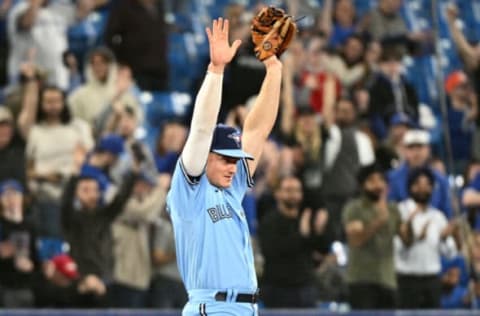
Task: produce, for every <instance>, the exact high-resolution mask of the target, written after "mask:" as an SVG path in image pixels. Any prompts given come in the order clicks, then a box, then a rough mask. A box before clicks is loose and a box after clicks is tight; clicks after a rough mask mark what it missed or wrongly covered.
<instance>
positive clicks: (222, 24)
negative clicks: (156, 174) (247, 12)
mask: <svg viewBox="0 0 480 316" xmlns="http://www.w3.org/2000/svg"><path fill="white" fill-rule="evenodd" d="M228 29H229V23H228V20H223V19H222V18H219V19H218V20H213V25H212V29H210V28H207V30H206V32H207V37H208V43H209V45H210V65H208V72H207V75H206V76H205V79H204V81H203V83H202V86H201V87H200V91H198V94H197V98H196V100H195V108H194V110H193V117H192V122H191V124H190V134H189V136H188V138H187V141H186V143H185V147H184V148H183V152H182V155H181V159H182V163H183V167H184V168H185V171H186V172H187V173H188V175H189V176H193V177H197V176H199V175H200V174H202V172H203V169H204V168H205V165H206V163H207V157H208V153H209V151H210V144H211V142H212V137H213V131H214V129H215V125H216V123H217V117H218V112H219V110H220V103H221V99H222V84H223V71H224V69H225V66H226V65H227V64H228V63H229V62H230V61H231V60H232V58H233V56H235V53H236V51H237V49H238V47H239V46H240V44H241V41H240V40H236V41H234V42H233V44H232V45H231V46H230V44H229V43H228Z"/></svg>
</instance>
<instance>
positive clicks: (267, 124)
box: [242, 56, 282, 175]
mask: <svg viewBox="0 0 480 316" xmlns="http://www.w3.org/2000/svg"><path fill="white" fill-rule="evenodd" d="M263 63H264V65H265V67H266V69H267V74H266V75H265V79H264V80H263V83H262V87H261V88H260V93H259V95H258V97H257V99H256V100H255V103H254V105H253V108H252V110H251V111H250V112H249V113H248V115H247V118H246V119H245V124H244V127H243V136H242V141H243V150H244V151H245V152H247V153H249V154H250V155H252V156H253V157H254V158H255V159H254V160H249V161H248V168H249V171H250V174H251V175H253V174H254V172H255V169H256V168H257V164H258V162H259V160H260V156H261V154H262V150H263V147H264V145H265V142H266V141H267V138H268V135H269V134H270V132H271V131H272V128H273V125H274V124H275V120H276V118H277V112H278V105H279V102H280V87H281V84H282V63H281V62H280V61H279V60H278V58H277V57H276V56H272V57H270V58H268V59H266V60H264V61H263Z"/></svg>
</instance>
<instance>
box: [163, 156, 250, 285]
mask: <svg viewBox="0 0 480 316" xmlns="http://www.w3.org/2000/svg"><path fill="white" fill-rule="evenodd" d="M252 185H253V181H252V179H251V177H250V174H249V171H248V166H247V163H246V161H245V160H244V159H241V160H239V161H238V162H237V173H236V174H235V176H234V177H233V180H232V185H231V186H230V187H229V188H227V189H220V188H218V187H216V186H214V185H212V184H211V183H210V182H209V181H208V178H207V176H206V174H205V173H203V174H202V175H201V176H200V177H198V178H192V177H190V176H188V175H187V174H186V172H185V170H184V168H183V165H182V162H181V159H179V162H177V165H176V167H175V171H174V173H173V177H172V184H171V188H170V191H169V193H168V195H167V212H168V213H169V214H170V217H171V220H172V223H173V227H174V234H175V245H176V252H177V264H178V268H179V271H180V275H181V276H182V279H183V282H184V284H185V287H186V289H187V290H188V291H190V290H196V289H225V290H226V289H238V290H243V291H249V292H255V291H256V289H257V279H256V274H255V268H254V261H253V251H252V245H251V241H250V234H249V230H248V224H247V220H246V216H245V212H244V210H243V208H242V199H243V196H244V195H245V192H246V190H247V188H248V187H250V186H252Z"/></svg>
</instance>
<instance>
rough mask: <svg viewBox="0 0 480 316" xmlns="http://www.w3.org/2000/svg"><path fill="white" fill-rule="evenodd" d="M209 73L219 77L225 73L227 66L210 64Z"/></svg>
mask: <svg viewBox="0 0 480 316" xmlns="http://www.w3.org/2000/svg"><path fill="white" fill-rule="evenodd" d="M208 71H209V72H213V73H216V74H219V75H223V72H224V71H225V65H215V64H213V63H210V64H209V65H208Z"/></svg>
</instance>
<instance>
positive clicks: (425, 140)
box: [388, 129, 453, 218]
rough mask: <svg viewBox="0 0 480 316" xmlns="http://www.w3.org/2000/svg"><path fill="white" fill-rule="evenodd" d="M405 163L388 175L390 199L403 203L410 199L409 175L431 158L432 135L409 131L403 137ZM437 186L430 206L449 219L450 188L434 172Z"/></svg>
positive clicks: (446, 182)
mask: <svg viewBox="0 0 480 316" xmlns="http://www.w3.org/2000/svg"><path fill="white" fill-rule="evenodd" d="M403 145H404V146H405V151H404V153H405V161H404V162H403V163H402V164H401V165H400V166H398V167H397V168H395V169H394V170H391V171H390V172H389V173H388V182H389V187H390V190H389V192H388V199H389V200H390V201H396V202H401V201H403V200H405V199H407V198H408V188H407V183H408V174H409V172H410V170H412V169H414V168H420V167H425V166H426V165H427V164H428V162H429V158H430V135H429V134H428V132H426V131H423V130H414V129H412V130H409V131H408V132H406V133H405V135H404V137H403ZM433 175H434V178H435V185H434V188H433V192H432V197H431V201H430V205H431V206H432V207H434V208H436V209H439V210H440V211H442V212H443V213H444V214H445V216H446V217H447V218H451V217H452V216H453V210H452V200H451V194H450V188H449V184H448V180H447V178H446V176H444V175H442V174H440V173H439V172H438V171H433Z"/></svg>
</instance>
